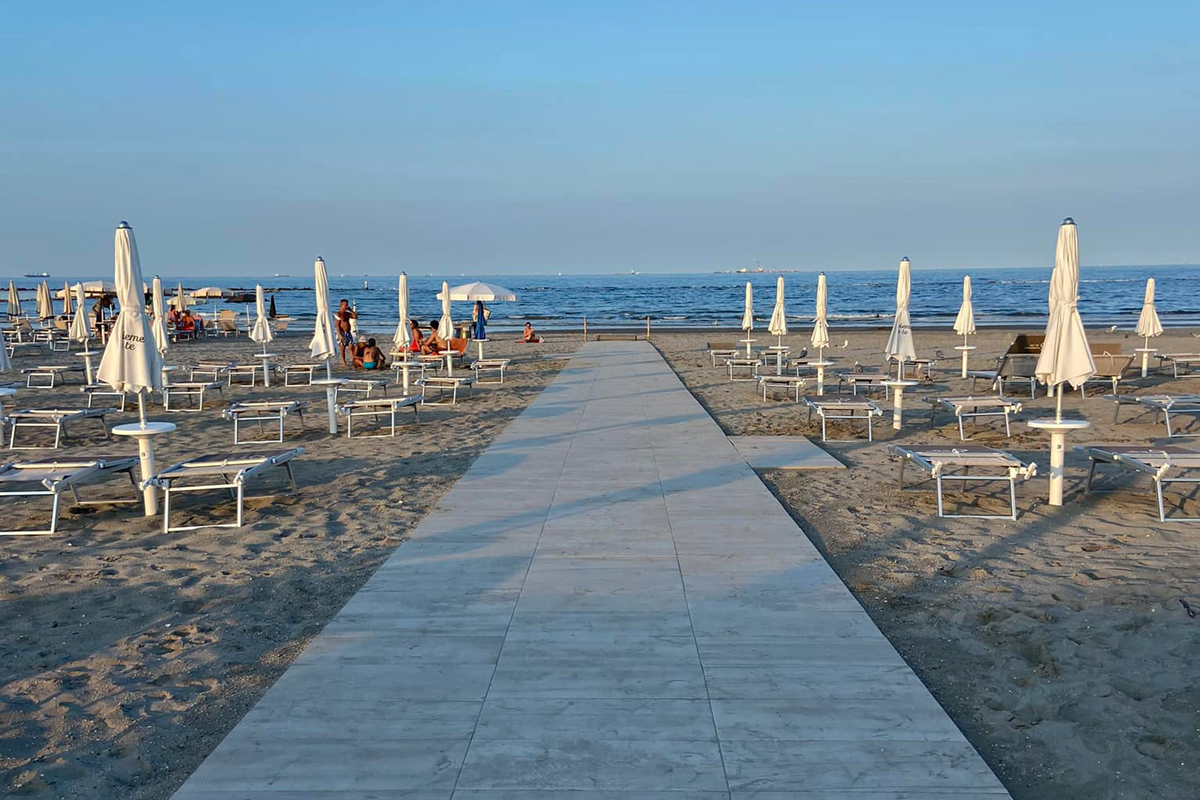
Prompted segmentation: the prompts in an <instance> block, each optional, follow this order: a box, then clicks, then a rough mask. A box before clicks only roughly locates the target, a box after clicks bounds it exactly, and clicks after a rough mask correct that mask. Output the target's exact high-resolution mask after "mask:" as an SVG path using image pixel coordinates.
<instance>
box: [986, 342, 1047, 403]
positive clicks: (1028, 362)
mask: <svg viewBox="0 0 1200 800" xmlns="http://www.w3.org/2000/svg"><path fill="white" fill-rule="evenodd" d="M1045 341H1046V337H1045V335H1044V334H1040V333H1022V334H1018V335H1017V337H1016V338H1015V339H1013V342H1012V344H1010V345H1009V346H1008V350H1006V351H1005V353H1004V355H1002V356H1000V357H999V358H997V359H996V368H995V369H972V370H968V371H967V377H968V378H973V379H974V384H973V386H978V384H979V381H980V380H986V381H988V382H989V383H990V385H991V387H992V390H993V391H995V392H996V394H1004V384H1005V382H1006V381H1008V382H1010V383H1011V382H1017V383H1023V382H1025V381H1029V396H1030V397H1031V398H1033V397H1037V375H1036V371H1037V362H1038V358H1039V357H1041V354H1042V344H1043V343H1044V342H1045Z"/></svg>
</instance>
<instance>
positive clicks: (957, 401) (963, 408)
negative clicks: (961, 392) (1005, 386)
mask: <svg viewBox="0 0 1200 800" xmlns="http://www.w3.org/2000/svg"><path fill="white" fill-rule="evenodd" d="M925 402H927V403H929V429H930V430H933V427H934V417H935V415H936V414H937V410H938V407H939V406H940V407H942V408H948V409H950V410H951V411H953V412H954V416H955V417H957V418H958V438H959V439H960V440H961V441H966V439H967V434H966V432H965V431H964V430H963V420H964V419H976V418H979V417H1003V418H1004V435H1005V436H1012V428H1011V426H1010V425H1009V415H1010V414H1018V413H1020V411H1021V404H1020V403H1018V402H1017V401H1015V400H1009V399H1008V398H1007V397H1002V396H1000V395H984V396H982V397H972V396H970V395H965V396H961V397H926V398H925ZM968 408H969V409H972V410H971V411H967V409H968ZM981 408H982V409H984V410H983V411H980V410H979V409H981Z"/></svg>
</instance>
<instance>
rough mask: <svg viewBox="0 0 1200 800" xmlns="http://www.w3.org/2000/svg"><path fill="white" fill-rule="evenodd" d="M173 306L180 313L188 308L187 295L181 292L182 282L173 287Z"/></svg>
mask: <svg viewBox="0 0 1200 800" xmlns="http://www.w3.org/2000/svg"><path fill="white" fill-rule="evenodd" d="M175 308H176V309H177V310H178V311H179V313H180V314H182V313H183V312H185V311H187V308H188V301H187V295H186V294H184V293H183V284H182V283H181V284H179V285H178V286H176V287H175Z"/></svg>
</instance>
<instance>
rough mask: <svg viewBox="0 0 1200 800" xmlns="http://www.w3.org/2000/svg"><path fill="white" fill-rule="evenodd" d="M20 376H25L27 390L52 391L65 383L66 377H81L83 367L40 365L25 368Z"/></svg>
mask: <svg viewBox="0 0 1200 800" xmlns="http://www.w3.org/2000/svg"><path fill="white" fill-rule="evenodd" d="M21 374H23V375H25V387H26V388H28V389H53V388H54V387H55V386H57V385H58V384H60V383H66V382H67V376H68V375H76V374H78V375H82V374H83V367H81V366H78V365H73V364H72V365H67V364H42V365H40V366H37V367H26V368H25V369H23V370H21Z"/></svg>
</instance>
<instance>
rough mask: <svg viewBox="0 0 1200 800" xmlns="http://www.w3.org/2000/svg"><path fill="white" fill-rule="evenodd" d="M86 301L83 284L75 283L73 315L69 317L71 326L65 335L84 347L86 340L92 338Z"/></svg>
mask: <svg viewBox="0 0 1200 800" xmlns="http://www.w3.org/2000/svg"><path fill="white" fill-rule="evenodd" d="M86 302H87V299H86V298H85V297H84V296H83V285H82V284H78V283H77V284H75V316H74V317H72V318H71V327H70V328H69V329H68V330H67V335H68V336H70V337H71V341H73V342H79V343H80V344H82V345H84V346H85V348H86V346H87V343H88V340H89V339H91V338H92V323H91V320H89V319H88V313H87V308H85V303H86Z"/></svg>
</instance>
